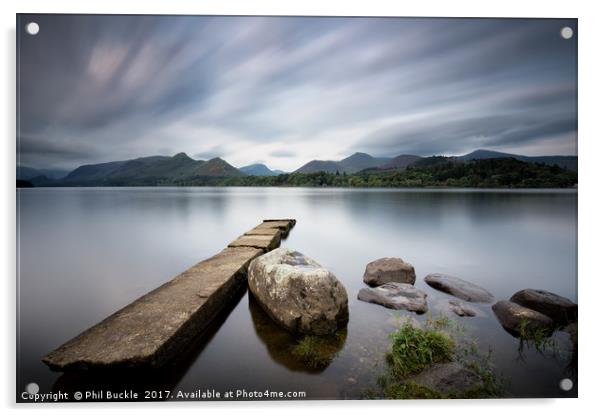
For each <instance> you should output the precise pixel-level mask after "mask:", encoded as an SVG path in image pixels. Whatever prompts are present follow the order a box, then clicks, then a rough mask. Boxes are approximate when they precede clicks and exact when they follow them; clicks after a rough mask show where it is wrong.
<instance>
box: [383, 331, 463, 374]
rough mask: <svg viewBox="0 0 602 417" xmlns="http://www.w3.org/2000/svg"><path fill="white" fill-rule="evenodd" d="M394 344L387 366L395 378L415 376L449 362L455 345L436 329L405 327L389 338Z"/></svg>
mask: <svg viewBox="0 0 602 417" xmlns="http://www.w3.org/2000/svg"><path fill="white" fill-rule="evenodd" d="M389 337H390V338H391V340H392V341H393V345H392V346H391V351H390V352H389V353H387V356H386V358H387V363H388V364H389V366H390V367H391V370H392V372H393V374H394V375H395V376H398V377H406V376H408V375H413V374H417V373H419V372H420V371H422V370H424V369H426V368H427V367H429V366H430V365H432V364H433V363H437V362H444V361H448V360H451V359H452V356H453V353H454V346H455V345H454V341H453V339H452V338H451V337H449V336H448V335H446V334H445V333H443V332H441V331H439V330H435V329H420V328H416V327H414V326H412V325H411V324H409V323H405V324H403V325H402V326H401V328H400V329H399V330H398V331H396V332H393V333H391V334H390V335H389Z"/></svg>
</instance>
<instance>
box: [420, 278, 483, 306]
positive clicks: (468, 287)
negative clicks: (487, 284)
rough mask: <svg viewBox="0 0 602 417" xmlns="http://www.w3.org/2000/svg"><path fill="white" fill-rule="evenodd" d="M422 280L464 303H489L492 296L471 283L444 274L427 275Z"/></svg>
mask: <svg viewBox="0 0 602 417" xmlns="http://www.w3.org/2000/svg"><path fill="white" fill-rule="evenodd" d="M424 280H425V281H426V283H427V284H428V285H430V286H431V287H433V288H435V289H436V290H439V291H443V292H446V293H448V294H451V295H453V296H455V297H458V298H461V299H462V300H464V301H475V302H479V303H490V302H492V301H493V295H492V294H491V293H490V292H489V291H487V290H486V289H484V288H481V287H479V286H478V285H476V284H473V283H472V282H468V281H465V280H463V279H460V278H457V277H453V276H451V275H445V274H429V275H427V276H426V277H425V278H424Z"/></svg>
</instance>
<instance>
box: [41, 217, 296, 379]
mask: <svg viewBox="0 0 602 417" xmlns="http://www.w3.org/2000/svg"><path fill="white" fill-rule="evenodd" d="M294 225H295V220H293V219H270V220H265V221H264V222H263V223H261V224H260V225H258V226H256V227H255V228H253V229H252V230H250V231H249V232H247V233H245V234H243V235H242V236H240V237H239V238H237V239H236V240H234V241H233V242H232V243H230V244H229V245H228V247H227V248H225V249H224V250H222V251H221V252H220V253H218V254H217V255H214V256H212V257H211V258H209V259H206V260H204V261H201V262H199V263H198V264H196V265H194V266H193V267H191V268H190V269H188V270H186V271H184V272H182V273H181V274H180V275H178V276H177V277H175V278H174V279H172V280H171V281H169V282H167V283H165V284H163V285H162V286H160V287H159V288H156V289H155V290H153V291H151V292H149V293H148V294H146V295H144V296H142V297H140V298H139V299H137V300H136V301H134V302H133V303H131V304H129V305H127V306H126V307H124V308H122V309H121V310H119V311H117V312H116V313H114V314H113V315H111V316H109V317H107V318H106V319H104V320H103V321H101V322H100V323H98V324H96V325H95V326H93V327H91V328H89V329H88V330H86V331H84V332H83V333H81V334H80V335H78V336H76V337H75V338H73V339H71V340H70V341H68V342H66V343H65V344H63V345H62V346H60V347H58V348H57V349H56V350H53V351H52V352H50V353H49V354H47V355H46V356H45V357H44V358H42V361H43V362H44V363H45V364H47V365H48V366H49V367H50V368H51V369H53V370H57V371H65V370H85V369H96V368H99V369H101V368H120V367H150V368H157V367H160V366H162V365H164V364H165V363H166V362H168V361H170V360H172V359H173V358H174V357H175V356H176V355H177V354H178V352H180V351H181V350H183V349H184V348H186V347H187V345H188V344H189V343H190V342H191V341H192V340H193V339H194V338H196V337H197V336H198V335H199V334H200V333H202V332H203V331H204V330H205V329H206V328H207V327H208V325H209V324H210V323H211V321H212V320H213V319H214V318H215V316H216V315H217V314H218V313H219V312H220V311H221V310H222V308H224V307H225V306H227V305H228V304H229V303H230V302H231V300H232V298H233V296H234V294H235V293H236V292H237V290H238V289H240V287H241V286H242V285H245V283H246V279H247V268H248V266H249V263H250V262H251V261H252V260H253V259H254V258H256V257H257V256H259V255H262V254H263V253H265V252H268V251H270V250H272V249H274V248H276V247H278V246H279V245H280V239H281V237H282V236H283V235H285V234H287V233H288V232H289V230H290V229H291V228H292V227H293V226H294Z"/></svg>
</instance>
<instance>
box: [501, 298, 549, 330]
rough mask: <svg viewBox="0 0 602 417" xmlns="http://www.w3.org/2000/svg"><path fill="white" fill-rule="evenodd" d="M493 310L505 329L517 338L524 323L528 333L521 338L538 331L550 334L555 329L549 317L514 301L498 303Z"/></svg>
mask: <svg viewBox="0 0 602 417" xmlns="http://www.w3.org/2000/svg"><path fill="white" fill-rule="evenodd" d="M491 308H492V310H493V312H494V313H495V316H496V317H497V319H498V321H499V322H500V324H501V325H502V326H503V327H504V329H506V330H507V331H508V332H510V333H511V334H513V335H515V336H518V335H520V329H521V325H522V323H523V322H524V323H525V325H524V326H525V327H524V330H525V332H526V333H525V334H522V335H521V336H523V337H527V338H528V336H529V335H530V334H533V333H534V332H535V331H537V330H544V331H546V332H548V331H552V330H553V328H554V321H553V320H552V319H551V318H549V317H548V316H546V315H544V314H541V313H539V312H537V311H535V310H531V309H530V308H527V307H523V306H521V305H519V304H516V303H513V302H512V301H506V300H502V301H498V302H497V303H495V304H494V305H493V306H492V307H491Z"/></svg>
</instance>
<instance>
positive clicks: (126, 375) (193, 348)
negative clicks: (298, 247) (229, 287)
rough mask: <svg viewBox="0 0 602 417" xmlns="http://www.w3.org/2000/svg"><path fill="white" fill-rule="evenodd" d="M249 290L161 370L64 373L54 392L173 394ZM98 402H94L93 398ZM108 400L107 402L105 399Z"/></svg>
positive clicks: (54, 386)
mask: <svg viewBox="0 0 602 417" xmlns="http://www.w3.org/2000/svg"><path fill="white" fill-rule="evenodd" d="M246 291H247V286H246V285H244V286H242V287H241V288H240V289H239V290H238V292H237V293H236V294H235V295H234V296H233V297H232V299H231V302H230V304H229V306H228V307H227V308H224V309H223V310H222V311H221V312H220V313H219V314H218V315H217V316H216V317H215V318H214V319H213V320H212V322H211V324H210V326H209V327H208V328H207V329H206V330H205V331H204V332H203V333H202V334H200V335H199V336H198V337H197V338H196V339H195V340H194V341H193V342H192V343H190V344H189V346H187V347H186V348H185V349H184V350H183V351H181V352H180V354H179V355H178V357H177V358H176V359H174V360H173V361H172V362H170V363H167V364H166V365H164V366H163V367H161V368H158V369H134V368H132V369H120V370H118V369H115V370H89V371H72V372H65V373H63V374H62V375H61V376H60V377H58V379H57V380H56V381H55V383H54V385H53V392H57V391H61V392H67V393H69V394H70V395H69V398H70V399H72V398H73V395H72V394H73V393H74V392H76V391H80V392H81V391H84V392H85V391H100V390H103V391H107V390H110V391H112V392H126V391H127V392H129V391H134V392H137V393H138V399H144V391H147V390H148V391H173V390H174V388H176V386H177V385H178V383H179V382H180V380H181V379H182V377H183V376H184V375H186V373H187V372H188V370H189V369H190V367H191V366H192V364H193V363H194V362H195V361H196V360H197V358H198V357H199V355H201V353H202V352H203V350H205V348H206V347H207V346H208V345H209V343H210V342H211V340H212V339H213V338H214V337H215V335H216V334H217V332H218V331H219V329H220V328H221V327H222V325H223V324H224V323H225V322H226V320H227V319H228V317H229V316H230V314H231V313H232V311H233V310H234V308H235V307H236V305H237V304H238V303H239V302H240V300H241V299H242V297H243V296H244V294H245V292H246ZM148 399H152V400H155V401H156V400H166V399H169V398H148ZM89 400H90V401H94V398H90V399H89ZM104 400H106V398H105V399H104Z"/></svg>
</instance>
